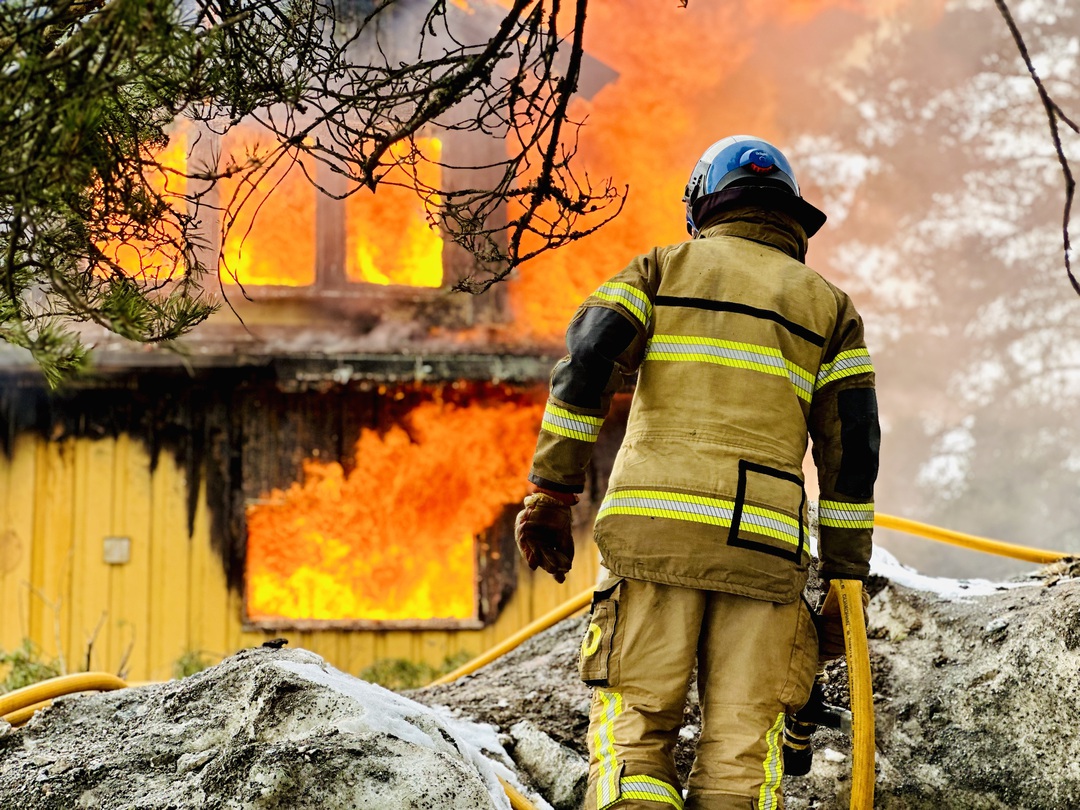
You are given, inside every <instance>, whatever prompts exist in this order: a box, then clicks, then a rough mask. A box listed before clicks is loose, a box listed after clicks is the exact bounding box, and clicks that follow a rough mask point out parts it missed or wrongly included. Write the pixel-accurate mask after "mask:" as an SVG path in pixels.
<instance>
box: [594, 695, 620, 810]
mask: <svg viewBox="0 0 1080 810" xmlns="http://www.w3.org/2000/svg"><path fill="white" fill-rule="evenodd" d="M596 694H597V696H598V697H599V698H600V702H601V703H602V704H603V709H604V710H603V714H602V715H601V716H600V722H599V723H598V724H597V726H596V735H595V739H594V740H593V745H594V746H595V749H594V750H595V751H596V758H597V765H598V774H597V778H596V807H597V810H604V808H605V807H608V806H610V805H612V804H614V803H615V802H617V801H618V800H619V784H618V782H617V781H616V780H617V777H618V774H619V761H618V760H617V759H616V758H615V719H616V718H617V717H618V716H619V715H620V714H622V695H620V694H619V693H618V692H605V691H604V690H602V689H597V690H596Z"/></svg>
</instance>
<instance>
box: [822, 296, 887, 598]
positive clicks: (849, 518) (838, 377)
mask: <svg viewBox="0 0 1080 810" xmlns="http://www.w3.org/2000/svg"><path fill="white" fill-rule="evenodd" d="M836 294H837V297H838V304H839V317H838V319H837V323H836V330H835V331H834V333H833V335H832V337H831V339H830V340H829V343H828V345H827V347H826V350H825V355H824V357H823V358H822V364H821V368H820V370H819V372H818V376H817V381H816V383H815V390H814V397H813V400H812V401H811V404H810V418H809V422H808V426H809V429H810V438H811V439H812V440H813V448H814V449H813V452H814V462H815V464H816V465H817V471H818V488H819V491H820V500H819V502H818V523H819V530H818V554H819V556H820V558H821V575H822V577H823V578H825V579H865V578H866V577H867V575H868V574H869V573H870V554H871V551H872V535H873V530H874V481H875V480H876V479H877V472H878V451H879V448H880V444H881V430H880V428H879V426H878V409H877V395H876V394H875V392H874V367H873V364H872V363H871V361H870V353H869V352H868V351H867V349H866V343H865V341H864V339H863V324H862V319H861V318H860V317H859V314H858V312H856V311H855V307H854V306H853V305H852V304H851V301H850V300H849V299H848V298H847V296H846V295H844V294H843V293H841V292H840V291H839V290H836Z"/></svg>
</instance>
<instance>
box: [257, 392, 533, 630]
mask: <svg viewBox="0 0 1080 810" xmlns="http://www.w3.org/2000/svg"><path fill="white" fill-rule="evenodd" d="M540 417H541V406H540V405H537V404H535V403H532V402H523V401H509V402H507V401H503V402H490V401H484V402H478V403H476V404H472V405H469V406H459V405H454V404H449V403H445V402H427V403H424V404H421V405H419V406H418V407H416V408H415V409H414V410H412V411H411V412H410V413H409V414H408V416H407V417H406V418H405V420H404V422H403V424H402V425H396V426H394V427H392V428H391V429H389V430H388V431H386V432H385V433H382V434H380V433H378V432H376V431H374V430H364V431H363V432H362V434H361V436H360V439H359V441H358V442H357V444H356V453H355V458H356V467H355V468H354V469H353V470H352V471H351V472H348V473H346V472H345V471H344V469H343V468H342V466H341V465H340V464H337V463H323V462H319V461H308V462H305V464H304V480H303V482H302V483H296V484H293V485H292V486H290V487H289V488H288V489H287V490H284V491H282V490H273V491H272V492H271V493H270V494H269V495H268V496H267V498H266V501H265V502H264V503H260V504H258V505H255V506H252V507H250V508H249V510H248V514H247V522H248V551H247V608H248V616H249V618H251V619H252V620H253V621H260V620H263V621H265V620H278V619H301V620H339V621H342V620H344V621H347V620H360V619H368V620H375V619H378V620H386V619H412V620H416V619H439V618H445V619H467V618H470V617H473V616H474V615H475V611H476V585H475V580H476V566H475V556H474V555H475V552H474V538H475V536H476V535H477V534H479V533H481V532H483V531H484V530H485V529H487V528H488V527H489V526H491V525H492V523H493V522H494V521H495V519H496V518H497V517H498V516H499V514H500V513H501V512H502V510H503V509H504V508H505V506H506V505H507V504H511V503H514V502H515V501H517V500H519V499H520V498H521V497H522V495H523V494H524V488H525V486H524V481H525V475H526V473H527V472H528V468H529V463H530V460H531V457H532V451H533V448H534V446H535V442H536V432H537V428H538V426H539V423H540Z"/></svg>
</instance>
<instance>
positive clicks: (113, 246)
mask: <svg viewBox="0 0 1080 810" xmlns="http://www.w3.org/2000/svg"><path fill="white" fill-rule="evenodd" d="M151 157H152V160H153V161H154V163H155V164H156V165H152V166H149V167H147V170H146V175H145V176H146V182H147V184H148V185H149V186H150V188H151V189H152V190H153V191H154V192H155V193H156V194H160V195H161V196H162V197H163V198H164V199H165V200H166V202H167V203H168V204H169V205H170V207H172V208H173V210H175V211H178V212H184V211H185V210H186V208H187V201H186V199H185V198H184V195H185V194H186V193H187V176H186V172H187V162H188V128H187V126H186V125H185V124H184V123H183V122H182V121H181V122H178V123H177V124H176V125H175V126H174V128H173V131H172V132H171V133H170V135H169V142H168V144H167V145H166V146H165V148H164V149H162V150H160V151H158V152H155V153H154V154H153V155H152V156H151ZM154 231H155V235H156V236H157V239H153V240H145V239H131V238H129V239H124V240H122V241H121V240H120V239H119V238H118V239H116V240H114V241H110V242H101V243H98V245H97V247H98V249H99V250H100V251H101V252H102V253H104V254H105V256H106V258H108V259H109V260H110V261H112V262H114V263H115V264H116V265H117V266H118V267H119V268H120V271H121V272H122V273H124V274H125V275H128V276H130V277H131V278H136V279H142V280H146V281H150V282H157V281H164V280H166V279H169V278H172V277H173V275H174V274H176V273H177V272H178V271H179V272H182V265H181V261H180V256H179V255H178V254H179V251H178V250H176V246H178V245H179V243H180V228H179V227H178V225H177V224H176V217H175V215H173V216H166V217H165V218H163V219H162V221H161V222H160V224H159V225H157V226H156V227H155V229H154ZM162 241H165V242H166V245H164V246H162V245H161V243H162ZM101 272H102V274H105V271H104V270H102V271H101Z"/></svg>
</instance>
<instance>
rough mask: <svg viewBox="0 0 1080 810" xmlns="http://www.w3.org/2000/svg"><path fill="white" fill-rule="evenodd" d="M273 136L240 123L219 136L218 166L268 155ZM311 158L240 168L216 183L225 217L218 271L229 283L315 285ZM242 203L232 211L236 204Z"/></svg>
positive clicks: (285, 285)
mask: <svg viewBox="0 0 1080 810" xmlns="http://www.w3.org/2000/svg"><path fill="white" fill-rule="evenodd" d="M270 137H271V136H269V135H267V134H260V133H259V131H258V130H256V129H254V128H252V127H247V126H238V127H234V128H233V129H232V130H230V131H229V132H228V133H227V134H226V135H225V136H223V137H222V139H221V155H222V166H223V167H224V166H227V165H228V164H229V162H230V161H232V162H234V163H236V164H237V165H238V166H241V167H244V166H249V165H251V163H250V161H251V160H252V159H253V158H254V159H257V158H258V156H260V155H265V154H266V153H267V151H268V150H267V148H266V145H267V144H268V142H269V138H270ZM305 171H307V173H308V174H309V175H311V176H314V166H313V161H312V160H311V158H309V157H307V156H301V157H300V159H299V160H298V161H292V160H289V159H284V160H281V161H279V162H278V163H277V164H275V165H274V166H273V167H270V168H268V169H267V170H266V171H265V172H264V171H263V170H261V169H258V170H256V171H255V172H254V174H249V173H248V172H244V171H241V172H239V173H237V174H235V175H233V176H232V177H223V178H222V179H221V180H220V181H219V182H218V192H219V194H220V199H221V205H222V207H223V208H228V209H230V211H229V213H232V214H235V219H233V220H232V221H231V222H230V221H227V222H226V223H225V224H226V226H227V228H226V231H225V240H224V243H223V245H222V250H221V264H220V268H221V275H222V278H223V279H224V281H225V282H226V283H227V284H232V283H239V284H242V285H257V284H273V285H279V286H283V287H304V286H308V285H311V284H314V283H315V187H314V186H312V184H311V182H310V181H309V180H308V179H307V177H305V176H304V173H305ZM241 200H242V201H243V204H242V205H241V206H240V207H239V209H238V210H236V205H237V204H238V203H240V202H241Z"/></svg>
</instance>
